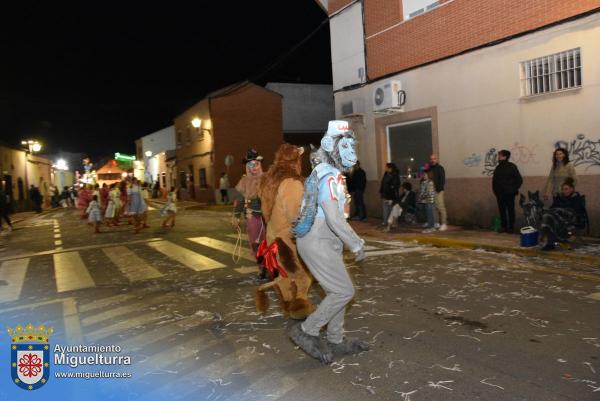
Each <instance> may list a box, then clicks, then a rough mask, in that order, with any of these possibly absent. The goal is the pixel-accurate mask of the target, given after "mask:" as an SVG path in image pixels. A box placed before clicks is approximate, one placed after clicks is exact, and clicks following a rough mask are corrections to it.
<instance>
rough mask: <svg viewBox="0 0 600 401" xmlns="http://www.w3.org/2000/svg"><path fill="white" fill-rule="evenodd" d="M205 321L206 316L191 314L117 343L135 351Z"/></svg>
mask: <svg viewBox="0 0 600 401" xmlns="http://www.w3.org/2000/svg"><path fill="white" fill-rule="evenodd" d="M205 322H206V318H205V317H203V316H191V317H188V318H185V319H182V320H179V321H177V322H173V323H170V324H166V325H164V326H161V327H159V328H156V329H153V330H150V331H147V332H145V333H143V334H140V335H138V336H135V337H130V338H128V339H127V340H125V341H123V342H121V343H120V344H119V345H120V346H121V348H123V349H126V350H131V351H135V350H138V349H141V348H144V347H145V346H147V345H149V344H152V343H154V342H156V341H160V340H164V339H165V338H170V337H172V336H174V335H176V334H178V333H180V332H182V331H185V330H189V329H192V328H194V327H197V326H199V325H201V324H202V323H205Z"/></svg>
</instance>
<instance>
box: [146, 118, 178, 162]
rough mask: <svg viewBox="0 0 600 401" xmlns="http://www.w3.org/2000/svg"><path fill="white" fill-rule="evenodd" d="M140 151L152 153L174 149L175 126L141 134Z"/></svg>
mask: <svg viewBox="0 0 600 401" xmlns="http://www.w3.org/2000/svg"><path fill="white" fill-rule="evenodd" d="M141 139H142V153H144V154H145V153H146V152H147V151H151V152H152V154H153V155H154V154H157V153H161V152H166V151H167V150H174V149H175V126H173V125H171V126H170V127H167V128H163V129H161V130H160V131H156V132H153V133H152V134H149V135H146V136H143V137H142V138H141Z"/></svg>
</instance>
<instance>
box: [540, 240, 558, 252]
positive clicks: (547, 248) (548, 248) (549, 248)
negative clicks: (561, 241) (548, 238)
mask: <svg viewBox="0 0 600 401" xmlns="http://www.w3.org/2000/svg"><path fill="white" fill-rule="evenodd" d="M555 248H556V247H555V246H554V244H553V243H551V242H548V243H547V244H546V245H544V246H543V247H542V251H553V250H554V249H555Z"/></svg>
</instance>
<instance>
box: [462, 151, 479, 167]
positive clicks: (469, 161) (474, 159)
mask: <svg viewBox="0 0 600 401" xmlns="http://www.w3.org/2000/svg"><path fill="white" fill-rule="evenodd" d="M463 164H464V165H465V166H467V167H477V166H479V165H480V164H481V156H480V155H478V154H477V153H472V154H471V156H467V157H465V158H464V160H463Z"/></svg>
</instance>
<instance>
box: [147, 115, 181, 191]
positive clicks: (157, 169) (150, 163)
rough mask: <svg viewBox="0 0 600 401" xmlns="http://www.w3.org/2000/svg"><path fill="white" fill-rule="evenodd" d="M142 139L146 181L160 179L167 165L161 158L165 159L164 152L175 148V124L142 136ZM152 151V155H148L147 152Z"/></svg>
mask: <svg viewBox="0 0 600 401" xmlns="http://www.w3.org/2000/svg"><path fill="white" fill-rule="evenodd" d="M140 139H141V141H142V157H143V160H144V174H143V175H144V176H143V178H141V179H143V180H144V181H147V182H153V181H156V180H157V179H159V175H160V174H161V173H162V172H165V173H166V171H164V170H165V167H164V166H162V170H163V171H161V165H160V164H161V163H160V160H161V158H162V160H164V153H165V152H167V151H169V150H175V147H176V144H175V126H174V125H171V126H169V127H167V128H163V129H161V130H159V131H156V132H153V133H152V134H149V135H146V136H143V137H142V138H140ZM148 151H150V152H152V155H151V156H150V157H148V156H146V152H148Z"/></svg>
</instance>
